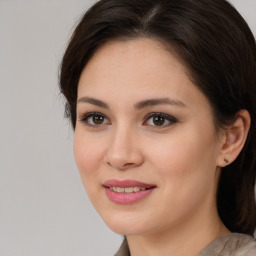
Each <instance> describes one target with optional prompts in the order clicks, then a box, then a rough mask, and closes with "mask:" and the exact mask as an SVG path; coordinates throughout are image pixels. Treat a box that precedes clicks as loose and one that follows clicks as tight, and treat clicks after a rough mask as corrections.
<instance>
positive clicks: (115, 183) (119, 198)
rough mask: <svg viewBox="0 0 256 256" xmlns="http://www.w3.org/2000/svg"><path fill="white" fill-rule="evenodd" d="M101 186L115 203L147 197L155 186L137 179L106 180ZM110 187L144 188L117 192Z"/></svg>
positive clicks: (130, 202)
mask: <svg viewBox="0 0 256 256" xmlns="http://www.w3.org/2000/svg"><path fill="white" fill-rule="evenodd" d="M103 187H104V188H105V192H106V195H107V197H108V199H109V200H110V201H112V202H114V203H116V204H133V203H136V202H138V201H140V200H142V199H144V198H146V197H148V196H149V195H150V194H151V192H152V191H153V190H154V189H155V188H156V185H153V184H147V183H144V182H141V181H137V180H117V179H112V180H107V181H106V182H104V184H103ZM110 187H121V188H129V187H143V188H146V190H140V191H138V192H132V193H125V192H124V193H118V192H115V191H113V190H111V189H110Z"/></svg>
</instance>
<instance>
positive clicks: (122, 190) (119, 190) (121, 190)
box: [109, 187, 146, 193]
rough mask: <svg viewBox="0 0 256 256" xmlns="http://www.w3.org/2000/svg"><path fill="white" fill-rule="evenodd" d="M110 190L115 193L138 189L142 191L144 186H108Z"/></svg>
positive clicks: (131, 191)
mask: <svg viewBox="0 0 256 256" xmlns="http://www.w3.org/2000/svg"><path fill="white" fill-rule="evenodd" d="M109 189H110V190H112V191H115V192H117V193H135V192H139V191H144V190H146V188H143V187H142V188H140V187H129V188H122V187H110V188H109Z"/></svg>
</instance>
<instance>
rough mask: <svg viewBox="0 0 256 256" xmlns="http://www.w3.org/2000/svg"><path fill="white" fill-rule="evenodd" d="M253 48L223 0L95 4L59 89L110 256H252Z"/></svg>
mask: <svg viewBox="0 0 256 256" xmlns="http://www.w3.org/2000/svg"><path fill="white" fill-rule="evenodd" d="M255 60H256V46H255V39H254V37H253V35H252V33H251V31H250V29H249V28H248V26H247V24H246V23H245V21H244V20H243V18H242V17H241V16H240V15H239V14H238V12H237V11H236V10H235V9H234V8H233V7H232V6H231V5H230V4H229V3H228V2H226V1H224V0H171V1H166V0H140V1H138V0H101V1H99V2H97V3H96V4H95V5H94V6H93V7H92V8H91V9H90V10H89V11H88V12H87V13H86V14H85V15H84V17H83V18H82V20H81V22H80V23H79V24H78V26H77V28H76V29H75V31H74V34H73V36H72V39H71V41H70V43H69V45H68V47H67V50H66V53H65V55H64V58H63V62H62V67H61V73H60V87H61V91H62V93H63V94H64V96H65V97H66V99H67V104H66V114H67V116H68V117H69V118H70V119H71V122H72V125H73V128H74V130H75V134H74V154H75V159H76V163H77V166H78V169H79V171H80V175H81V178H82V181H83V183H84V187H85V189H86V191H87V193H88V195H89V198H90V200H91V201H92V203H93V205H94V207H95V208H96V210H97V211H98V212H99V214H100V215H101V216H102V218H103V220H104V221H105V222H106V224H107V225H108V226H109V227H110V228H111V229H112V230H113V231H115V232H117V233H119V234H122V235H124V236H125V240H124V242H123V245H122V246H121V248H120V250H119V251H118V252H117V254H116V255H118V256H122V255H132V256H136V255H147V256H150V255H179V256H182V255H186V256H187V255H200V256H205V255H243V256H244V255H247V256H248V255H250V256H251V255H256V242H255V240H254V239H253V237H252V235H253V232H254V229H255V226H256V205H255V195H254V187H255V178H256V166H255V160H256V149H255V145H256V137H255V136H256V127H255V120H256V105H255V102H256V61H255Z"/></svg>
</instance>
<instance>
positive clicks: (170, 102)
mask: <svg viewBox="0 0 256 256" xmlns="http://www.w3.org/2000/svg"><path fill="white" fill-rule="evenodd" d="M165 104H167V105H172V106H178V107H187V106H186V105H185V104H184V103H183V102H181V101H179V100H176V99H171V98H156V99H148V100H143V101H140V102H138V103H136V104H135V105H134V107H135V108H136V109H142V108H145V107H149V106H157V105H165Z"/></svg>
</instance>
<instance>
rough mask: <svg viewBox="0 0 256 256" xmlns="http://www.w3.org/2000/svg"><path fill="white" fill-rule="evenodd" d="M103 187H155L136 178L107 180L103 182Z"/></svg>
mask: <svg viewBox="0 0 256 256" xmlns="http://www.w3.org/2000/svg"><path fill="white" fill-rule="evenodd" d="M103 186H105V187H120V188H129V187H140V188H152V187H156V185H153V184H147V183H144V182H141V181H137V180H117V179H112V180H107V181H105V182H104V183H103Z"/></svg>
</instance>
